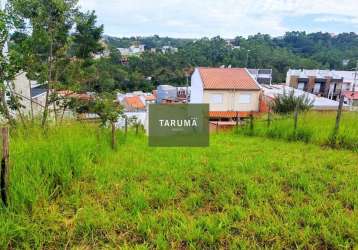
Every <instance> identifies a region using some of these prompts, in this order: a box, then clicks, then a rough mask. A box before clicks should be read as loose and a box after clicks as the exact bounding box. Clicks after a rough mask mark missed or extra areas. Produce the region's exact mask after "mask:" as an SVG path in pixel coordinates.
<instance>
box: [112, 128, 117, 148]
mask: <svg viewBox="0 0 358 250" xmlns="http://www.w3.org/2000/svg"><path fill="white" fill-rule="evenodd" d="M111 124H112V149H115V148H116V125H115V123H114V122H112V123H111Z"/></svg>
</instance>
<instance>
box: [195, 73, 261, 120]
mask: <svg viewBox="0 0 358 250" xmlns="http://www.w3.org/2000/svg"><path fill="white" fill-rule="evenodd" d="M260 93H261V90H260V85H259V84H258V82H257V81H256V79H255V78H254V77H253V76H252V75H251V74H250V73H249V71H248V70H247V69H245V68H196V69H195V71H194V73H193V75H192V77H191V99H190V103H208V104H209V105H210V107H209V111H210V119H211V120H221V121H225V120H228V121H230V120H236V119H237V118H243V117H248V116H249V115H250V114H254V113H257V112H259V106H260Z"/></svg>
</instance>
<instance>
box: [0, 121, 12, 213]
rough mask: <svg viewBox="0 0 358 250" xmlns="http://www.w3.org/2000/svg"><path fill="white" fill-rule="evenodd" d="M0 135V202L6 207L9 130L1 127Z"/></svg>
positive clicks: (7, 197) (7, 195)
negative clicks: (0, 151)
mask: <svg viewBox="0 0 358 250" xmlns="http://www.w3.org/2000/svg"><path fill="white" fill-rule="evenodd" d="M1 134H2V159H1V181H0V187H1V200H2V202H3V204H4V205H5V206H7V205H8V199H9V192H8V191H9V171H10V166H9V128H8V127H3V128H2V129H1Z"/></svg>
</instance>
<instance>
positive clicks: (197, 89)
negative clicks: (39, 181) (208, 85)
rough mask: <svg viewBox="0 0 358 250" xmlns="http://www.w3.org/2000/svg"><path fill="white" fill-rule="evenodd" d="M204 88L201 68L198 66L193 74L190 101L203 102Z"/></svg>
mask: <svg viewBox="0 0 358 250" xmlns="http://www.w3.org/2000/svg"><path fill="white" fill-rule="evenodd" d="M203 97H204V90H203V81H202V80H201V76H200V72H199V69H198V68H196V69H195V71H194V73H193V75H192V76H191V95H190V103H203Z"/></svg>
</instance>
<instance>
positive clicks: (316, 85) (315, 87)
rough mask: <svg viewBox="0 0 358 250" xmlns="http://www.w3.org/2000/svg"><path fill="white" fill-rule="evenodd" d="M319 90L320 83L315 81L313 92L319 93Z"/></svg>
mask: <svg viewBox="0 0 358 250" xmlns="http://www.w3.org/2000/svg"><path fill="white" fill-rule="evenodd" d="M320 90H321V84H320V83H316V84H315V85H314V88H313V93H319V91H320Z"/></svg>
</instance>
